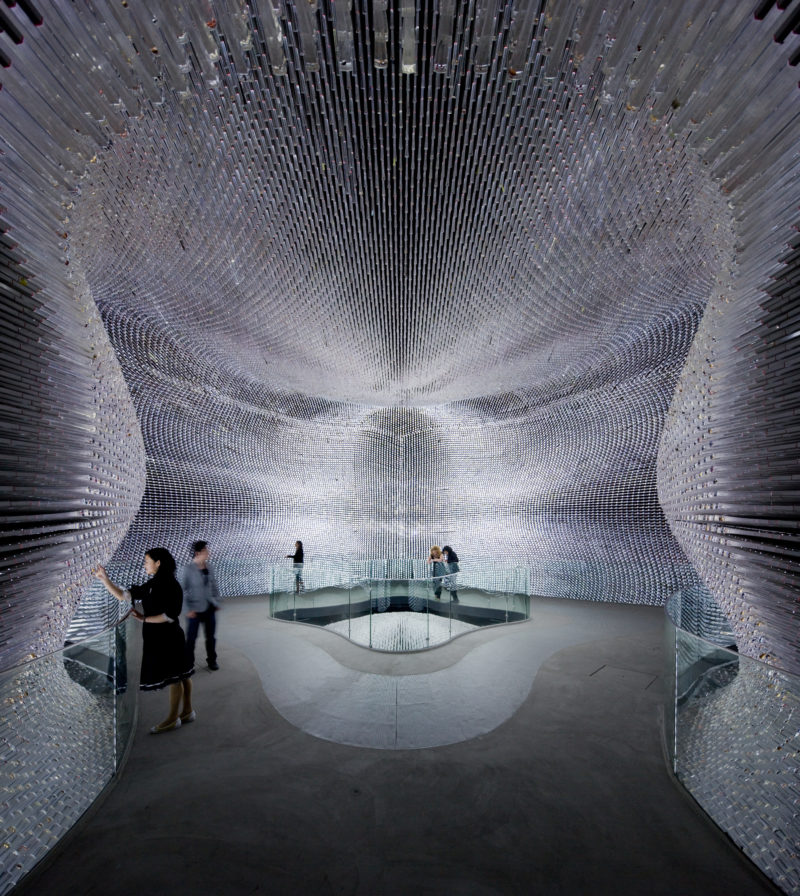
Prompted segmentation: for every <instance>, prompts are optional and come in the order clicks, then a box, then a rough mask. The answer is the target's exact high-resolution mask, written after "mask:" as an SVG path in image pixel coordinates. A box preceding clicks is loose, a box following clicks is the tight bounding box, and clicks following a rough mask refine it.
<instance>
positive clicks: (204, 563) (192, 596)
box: [180, 541, 220, 672]
mask: <svg viewBox="0 0 800 896" xmlns="http://www.w3.org/2000/svg"><path fill="white" fill-rule="evenodd" d="M191 550H192V562H191V563H187V564H186V566H184V567H183V569H182V570H181V577H180V580H181V587H182V588H183V602H184V609H185V610H186V649H187V650H188V651H189V658H190V659H191V661H192V665H194V645H195V642H196V641H197V634H198V632H199V631H200V625H201V624H202V626H203V633H204V635H205V640H206V662H207V663H208V668H209V669H210V670H211V671H212V672H216V671H217V669H219V665H218V664H217V638H216V631H217V611H218V610H219V605H220V596H219V586H218V585H217V580H216V577H215V576H214V570H213V569H212V568H211V564H210V563H209V562H208V556H209V551H208V542H207V541H195V542H194V543H193V544H192V548H191Z"/></svg>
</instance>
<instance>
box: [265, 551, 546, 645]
mask: <svg viewBox="0 0 800 896" xmlns="http://www.w3.org/2000/svg"><path fill="white" fill-rule="evenodd" d="M270 580H271V583H272V587H273V591H272V592H271V593H270V614H271V615H272V616H273V617H274V618H276V619H283V620H288V621H292V622H304V623H309V624H312V625H319V626H322V627H324V628H327V629H328V630H330V631H332V632H335V633H336V634H339V635H342V636H343V637H345V638H349V639H350V640H352V641H354V642H355V643H357V644H361V645H362V646H365V647H370V648H372V649H373V650H387V651H392V652H405V651H412V650H424V649H426V648H429V647H436V646H437V645H440V644H444V643H445V642H447V641H449V640H451V639H452V638H454V637H457V636H458V635H461V634H465V633H466V632H469V631H473V630H475V629H477V628H479V627H481V626H486V625H497V624H501V623H506V622H519V621H521V620H523V619H527V618H529V616H530V604H529V600H530V599H529V597H528V593H527V584H528V578H527V569H526V568H525V567H522V566H519V567H516V566H509V565H508V564H503V563H496V564H494V563H485V562H481V563H479V562H475V563H463V564H461V570H460V572H458V573H457V574H455V575H454V576H446V577H445V578H444V580H442V581H441V582H440V583H439V584H438V585H437V583H435V582H434V580H433V578H432V577H431V575H430V573H429V571H428V565H427V564H426V563H425V561H424V560H407V559H390V560H380V561H354V562H352V563H347V562H342V561H335V562H331V561H314V562H313V563H312V562H309V563H306V564H304V565H303V569H302V570H298V569H295V568H294V567H293V566H292V565H291V564H288V565H282V566H278V567H276V568H275V569H274V570H273V573H272V574H271V576H270ZM439 586H440V587H439ZM437 587H438V588H439V594H438V596H437V593H436V591H437Z"/></svg>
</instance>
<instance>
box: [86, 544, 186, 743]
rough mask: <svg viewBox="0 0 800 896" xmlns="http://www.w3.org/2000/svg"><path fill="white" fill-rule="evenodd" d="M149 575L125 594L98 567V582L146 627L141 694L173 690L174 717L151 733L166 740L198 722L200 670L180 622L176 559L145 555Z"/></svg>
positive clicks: (157, 552)
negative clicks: (195, 686)
mask: <svg viewBox="0 0 800 896" xmlns="http://www.w3.org/2000/svg"><path fill="white" fill-rule="evenodd" d="M144 571H145V572H146V573H147V575H148V579H147V581H146V582H144V583H143V584H141V585H131V587H130V588H124V589H123V588H120V587H119V585H115V584H114V583H113V582H112V581H111V579H110V578H109V577H108V573H107V572H106V570H105V567H103V566H98V567H97V569H96V570H95V576H96V577H97V578H98V579H100V581H101V582H102V583H103V584H104V585H105V586H106V588H107V590H108V592H109V593H110V594H112V595H113V596H114V597H116V599H117V600H129V601H131V603H132V604H133V613H132V615H133V616H134V617H135V618H136V619H139V620H141V622H142V674H141V678H140V682H139V688H140V690H142V691H156V690H160V689H161V688H165V687H169V715H168V716H167V718H166V719H164V721H163V722H160V723H159V724H158V725H154V726H153V727H152V728H151V729H150V733H151V734H160V733H161V732H162V731H172V730H174V729H175V728H180V726H181V723H183V724H184V725H185V724H186V723H187V722H193V721H194V720H195V712H194V709H192V682H191V680H190V676H191V675H193V674H194V666H193V664H192V661H191V660H190V659H189V656H188V653H187V651H186V639H185V638H184V635H183V629H182V628H181V626H180V622H179V621H178V620H179V618H180V615H181V606H182V605H183V591H182V590H181V586H180V584H179V583H178V580H177V579H176V578H175V559H174V558H173V556H172V554H170V552H169V551H168V550H167V549H166V548H151V549H150V550H149V551H148V552H147V553H146V554H145V555H144Z"/></svg>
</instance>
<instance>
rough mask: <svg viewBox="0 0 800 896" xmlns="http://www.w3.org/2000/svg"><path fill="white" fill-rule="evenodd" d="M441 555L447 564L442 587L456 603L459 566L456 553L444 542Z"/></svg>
mask: <svg viewBox="0 0 800 896" xmlns="http://www.w3.org/2000/svg"><path fill="white" fill-rule="evenodd" d="M442 557H443V558H444V562H445V563H446V564H447V575H446V576H445V578H444V587H445V588H447V590H448V591H449V592H450V598H451V599H452V600H454V601H455V602H456V603H458V602H459V601H458V591H457V590H456V588H457V587H458V586H457V585H456V576H457V575H458V572H459V570H460V569H461V567H460V566H459V565H458V554H457V553H456V552H455V551H454V550H453V549H452V548H451V547H450V545H449V544H446V545H445V546H444V547H443V548H442Z"/></svg>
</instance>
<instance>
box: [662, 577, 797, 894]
mask: <svg viewBox="0 0 800 896" xmlns="http://www.w3.org/2000/svg"><path fill="white" fill-rule="evenodd" d="M682 597H683V595H682V594H681V593H678V594H676V595H674V596H673V597H672V598H671V599H670V600H669V601H668V603H667V625H666V646H667V650H666V657H667V660H668V667H667V682H668V688H667V705H666V712H665V734H666V741H667V749H668V753H669V758H670V761H671V763H672V768H673V770H674V772H675V775H676V777H677V778H678V780H679V781H680V782H681V784H683V786H684V787H685V788H686V789H687V790H688V791H689V793H691V795H692V796H693V797H694V798H695V800H697V802H698V803H699V804H700V806H701V807H702V808H703V809H704V810H705V812H707V813H708V815H709V816H711V818H712V819H713V820H714V821H715V822H716V823H717V824H718V825H719V826H720V827H721V828H722V829H723V830H724V831H725V832H726V833H727V834H728V835H729V836H730V837H731V839H732V840H733V841H734V842H735V843H736V844H737V845H738V846H739V847H740V848H741V849H742V850H743V851H744V853H745V854H746V855H747V856H748V857H749V858H750V859H751V860H752V861H753V862H754V863H755V864H756V865H758V867H759V868H761V870H762V871H763V872H764V873H765V874H767V875H768V876H769V877H770V878H771V879H772V880H773V881H774V882H775V883H777V884H778V885H779V886H780V887H781V888H782V889H783V890H785V891H786V892H787V893H797V892H800V837H798V805H800V678H799V677H798V676H796V675H791V674H789V673H788V672H784V671H782V670H780V669H776V668H775V667H773V666H768V665H766V664H765V663H762V662H759V661H758V660H755V659H752V658H751V657H747V656H743V655H741V654H739V653H738V652H737V651H736V650H735V645H732V644H731V637H730V636H729V634H728V632H726V631H725V627H722V628H721V630H720V628H719V627H716V630H715V631H714V632H713V634H712V637H713V640H709V639H708V638H703V637H700V636H699V635H697V634H693V633H692V632H690V631H687V630H686V628H684V627H683V626H686V625H688V624H689V619H688V618H687V610H688V611H689V612H692V611H693V610H694V607H695V602H693V601H692V602H691V606H690V607H688V608H687V607H686V606H685V605H684V604H683V602H682ZM717 641H721V642H725V641H727V642H728V646H725V645H724V643H716V642H717Z"/></svg>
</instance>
